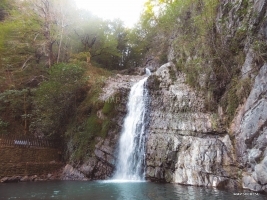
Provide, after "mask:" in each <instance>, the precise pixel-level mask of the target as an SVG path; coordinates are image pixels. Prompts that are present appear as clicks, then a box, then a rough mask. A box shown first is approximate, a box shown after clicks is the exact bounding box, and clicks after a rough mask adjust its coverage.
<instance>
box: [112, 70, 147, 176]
mask: <svg viewBox="0 0 267 200" xmlns="http://www.w3.org/2000/svg"><path fill="white" fill-rule="evenodd" d="M149 72H150V71H149ZM147 78H148V77H146V78H144V79H142V80H140V81H139V82H137V83H136V84H134V85H133V86H132V88H131V91H130V95H129V100H128V104H127V116H126V118H125V119H124V124H123V129H122V134H121V137H120V140H119V152H118V163H117V166H116V168H117V169H116V171H115V175H114V177H113V178H114V179H119V180H132V181H142V180H144V164H145V163H144V162H145V113H146V102H147V96H148V95H147V89H146V87H145V83H146V80H147Z"/></svg>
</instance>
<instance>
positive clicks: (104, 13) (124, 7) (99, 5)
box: [75, 0, 146, 27]
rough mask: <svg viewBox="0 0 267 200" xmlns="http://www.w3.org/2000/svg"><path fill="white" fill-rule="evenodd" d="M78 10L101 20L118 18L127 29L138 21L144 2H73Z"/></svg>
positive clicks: (87, 0)
mask: <svg viewBox="0 0 267 200" xmlns="http://www.w3.org/2000/svg"><path fill="white" fill-rule="evenodd" d="M75 1H76V4H77V6H78V7H79V8H84V9H87V10H89V11H91V12H92V13H93V14H95V15H97V16H99V17H101V18H103V19H110V20H113V19H116V18H120V19H121V20H122V21H124V24H125V25H126V26H127V27H132V26H133V25H134V24H135V23H136V22H137V21H138V19H139V16H140V13H141V11H142V8H143V5H144V3H145V1H146V0H75Z"/></svg>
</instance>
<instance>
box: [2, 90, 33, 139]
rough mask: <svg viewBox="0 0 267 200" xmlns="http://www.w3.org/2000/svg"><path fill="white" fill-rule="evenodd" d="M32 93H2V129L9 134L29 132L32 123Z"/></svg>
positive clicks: (19, 91) (23, 91) (16, 91)
mask: <svg viewBox="0 0 267 200" xmlns="http://www.w3.org/2000/svg"><path fill="white" fill-rule="evenodd" d="M31 107H32V91H31V90H29V89H23V90H6V91H5V92H3V93H0V118H2V119H3V120H1V121H2V123H1V124H2V125H1V126H2V128H4V129H5V131H6V132H7V133H9V134H22V133H24V134H25V133H27V132H28V128H29V127H28V126H29V123H30V121H31V117H32V115H31Z"/></svg>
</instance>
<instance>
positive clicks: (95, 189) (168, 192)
mask: <svg viewBox="0 0 267 200" xmlns="http://www.w3.org/2000/svg"><path fill="white" fill-rule="evenodd" d="M14 199H23V200H36V199H45V200H48V199H60V200H89V199H92V200H109V199H111V200H112V199H114V200H179V199H180V200H224V199H227V200H247V199H249V200H264V199H266V196H265V195H262V194H259V193H255V192H252V191H243V190H240V191H237V190H235V191H226V190H218V189H215V188H205V187H194V186H183V185H178V184H160V183H151V182H121V183H119V182H116V183H112V182H105V181H47V182H27V183H22V182H21V183H14V184H13V183H9V184H0V200H14Z"/></svg>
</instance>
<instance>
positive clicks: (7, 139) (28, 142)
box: [0, 134, 62, 148]
mask: <svg viewBox="0 0 267 200" xmlns="http://www.w3.org/2000/svg"><path fill="white" fill-rule="evenodd" d="M61 145H62V143H61V141H60V140H58V139H43V138H35V137H32V136H16V135H1V134H0V147H3V146H15V147H25V148H27V147H32V148H34V147H35V148H39V147H44V148H60V147H61Z"/></svg>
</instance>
